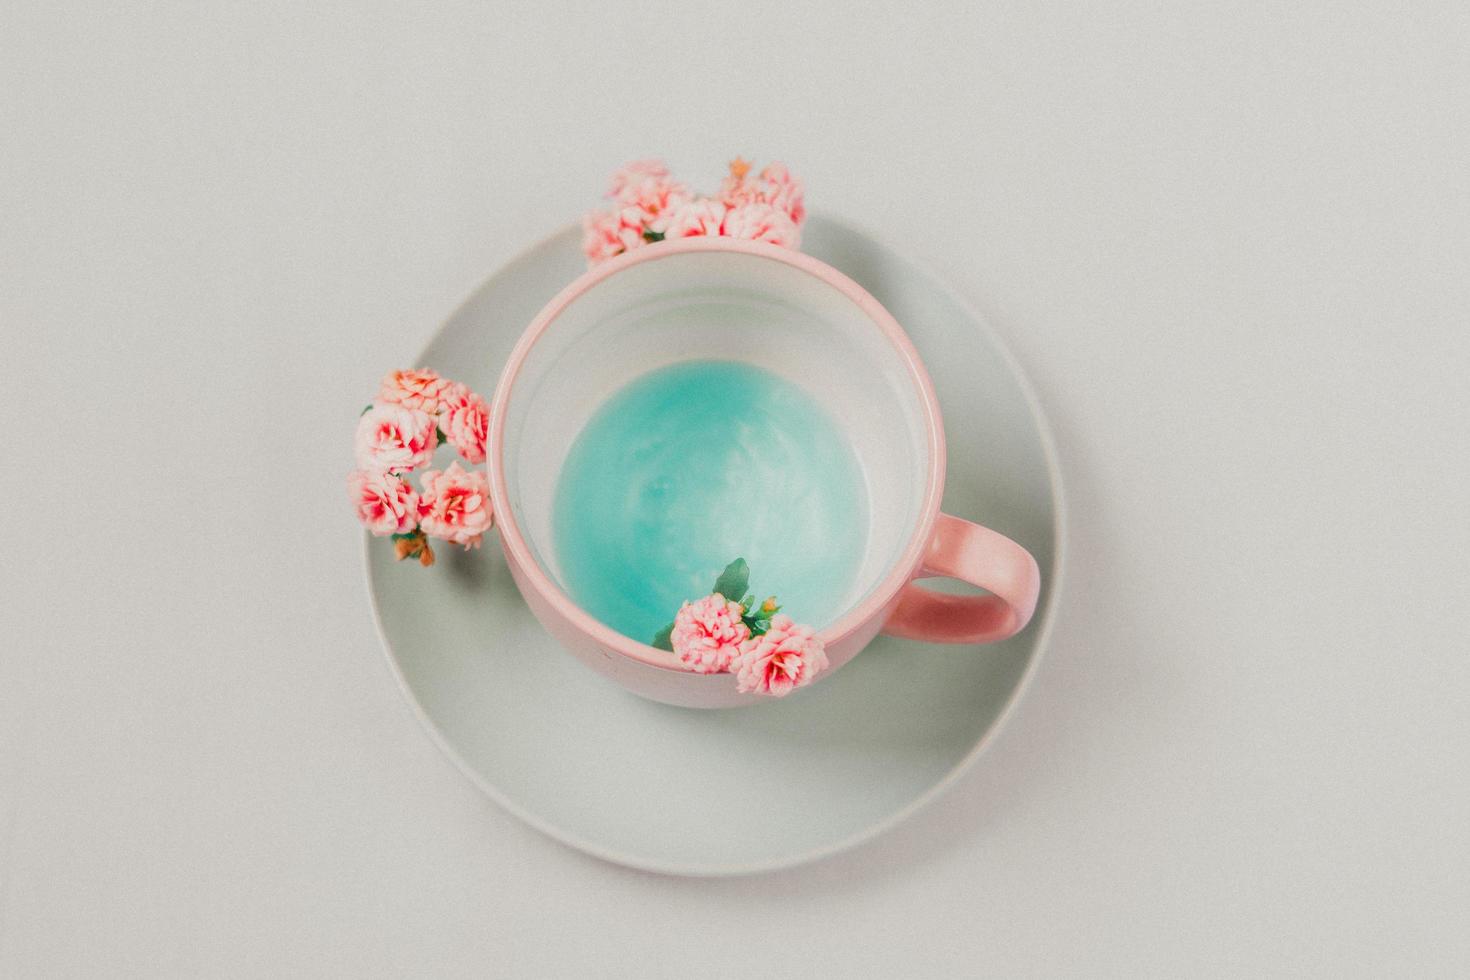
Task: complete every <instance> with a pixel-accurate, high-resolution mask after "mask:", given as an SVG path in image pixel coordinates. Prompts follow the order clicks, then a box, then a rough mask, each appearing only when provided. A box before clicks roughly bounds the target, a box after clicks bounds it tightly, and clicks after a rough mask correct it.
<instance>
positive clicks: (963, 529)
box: [883, 514, 1041, 643]
mask: <svg viewBox="0 0 1470 980" xmlns="http://www.w3.org/2000/svg"><path fill="white" fill-rule="evenodd" d="M918 575H943V576H945V577H947V578H956V579H959V580H961V581H963V582H969V583H970V584H971V585H978V586H979V587H980V588H982V589H984V590H986V591H987V592H989V593H990V594H989V595H948V594H946V593H943V592H935V591H934V590H933V589H926V588H924V586H922V585H918V584H916V583H914V582H910V583H909V584H908V585H906V586H904V588H903V591H902V592H900V593H899V600H898V607H897V608H896V609H894V611H893V615H891V616H890V617H888V622H887V623H885V624H884V625H883V632H884V633H887V634H888V635H889V636H901V637H905V638H907V639H910V640H927V641H928V642H930V643H993V642H995V641H996V640H1004V639H1006V638H1007V637H1009V636H1014V635H1015V634H1017V633H1019V632H1020V631H1021V630H1022V629H1024V628H1025V627H1026V624H1027V623H1028V622H1030V621H1031V614H1032V613H1033V612H1035V611H1036V599H1037V596H1038V595H1039V594H1040V592H1041V570H1040V569H1039V568H1037V567H1036V559H1035V558H1032V557H1031V553H1030V552H1029V551H1027V550H1026V549H1025V548H1023V547H1021V546H1020V545H1018V544H1016V542H1014V541H1012V540H1011V539H1010V538H1008V537H1006V536H1005V535H1003V534H1000V533H997V532H995V531H992V530H991V529H990V528H988V527H981V526H980V525H979V524H975V523H973V522H971V521H966V520H962V519H960V518H958V517H951V516H950V515H948V514H940V515H939V519H938V520H937V521H936V522H935V524H934V532H933V534H932V535H930V537H929V549H928V551H927V552H925V554H924V561H923V563H922V564H921V565H920V570H919V572H918Z"/></svg>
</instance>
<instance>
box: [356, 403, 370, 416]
mask: <svg viewBox="0 0 1470 980" xmlns="http://www.w3.org/2000/svg"><path fill="white" fill-rule="evenodd" d="M372 410H373V406H371V405H369V406H368V407H367V408H364V409H363V410H362V411H360V412H358V413H357V417H358V418H362V417H363V416H364V415H366V414H367V413H368V412H371V411H372Z"/></svg>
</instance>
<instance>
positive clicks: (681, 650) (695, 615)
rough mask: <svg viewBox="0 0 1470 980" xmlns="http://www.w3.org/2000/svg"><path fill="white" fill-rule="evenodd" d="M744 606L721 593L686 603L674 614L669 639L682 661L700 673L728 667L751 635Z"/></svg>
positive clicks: (713, 672)
mask: <svg viewBox="0 0 1470 980" xmlns="http://www.w3.org/2000/svg"><path fill="white" fill-rule="evenodd" d="M743 613H744V609H743V608H742V607H741V605H740V603H738V602H733V601H731V600H729V599H726V598H725V597H724V596H722V595H720V594H719V593H718V592H716V593H713V594H711V595H707V596H705V597H704V598H703V599H699V600H697V601H695V602H686V603H684V605H683V606H682V607H681V608H680V609H679V614H678V615H677V616H675V617H674V629H673V631H672V632H671V633H670V634H669V641H670V643H671V644H672V645H673V647H674V655H675V656H676V657H678V658H679V662H680V663H682V664H683V665H684V666H686V667H688V668H689V669H690V670H692V671H695V672H696V673H700V674H717V673H719V672H720V671H722V670H727V669H728V668H729V666H730V662H731V660H733V659H734V658H735V656H736V655H737V654H738V653H739V652H740V644H741V643H743V642H745V641H746V640H748V639H749V638H750V627H748V626H746V625H745V622H744V620H742V619H741V615H742V614H743Z"/></svg>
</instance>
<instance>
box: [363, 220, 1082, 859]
mask: <svg viewBox="0 0 1470 980" xmlns="http://www.w3.org/2000/svg"><path fill="white" fill-rule="evenodd" d="M815 213H816V214H818V215H820V217H821V218H822V220H823V221H824V222H827V223H829V224H831V225H833V226H834V227H835V228H837V229H838V230H840V231H842V232H847V233H855V234H857V235H858V236H861V237H863V238H866V239H867V240H868V241H870V242H872V243H874V244H875V245H878V246H879V247H881V248H882V249H883V250H884V251H885V252H886V253H888V254H889V255H891V256H894V257H897V258H898V259H899V260H900V261H901V262H903V263H904V264H906V265H907V266H908V267H909V269H910V270H911V271H912V272H914V273H915V274H917V275H919V276H922V277H923V278H925V279H926V280H928V283H929V285H931V286H932V287H933V288H935V289H936V290H938V291H939V292H940V293H942V294H943V295H944V296H945V298H946V299H948V300H950V301H951V302H953V303H954V304H955V305H956V307H958V308H959V309H961V310H963V311H964V312H965V313H966V314H967V315H968V316H969V317H970V318H971V319H972V320H974V322H975V323H976V324H977V325H978V326H979V328H980V330H981V331H983V333H984V335H985V337H986V339H987V340H988V341H989V342H990V344H991V345H992V346H993V347H994V349H995V350H996V351H998V352H999V355H1000V357H1001V359H1002V361H1003V362H1004V364H1005V366H1006V368H1007V369H1008V370H1009V371H1010V373H1011V375H1012V376H1013V377H1014V378H1015V379H1016V381H1017V384H1018V386H1019V387H1020V389H1021V394H1022V397H1023V398H1024V400H1025V402H1026V408H1027V410H1028V411H1029V413H1030V415H1031V419H1032V422H1033V424H1035V426H1036V431H1037V434H1038V437H1039V438H1040V441H1041V449H1042V456H1043V457H1044V458H1045V461H1046V470H1047V476H1048V479H1049V480H1050V483H1051V504H1052V539H1053V547H1052V560H1051V565H1052V567H1051V569H1050V581H1049V583H1048V588H1047V589H1046V597H1045V601H1044V604H1043V606H1042V607H1041V608H1040V609H1038V610H1037V612H1036V614H1035V615H1034V616H1033V618H1032V624H1031V625H1032V626H1034V627H1035V628H1036V639H1035V641H1034V643H1033V646H1032V650H1031V654H1030V656H1029V657H1028V658H1027V664H1026V667H1025V670H1024V671H1023V672H1022V674H1021V677H1020V679H1019V680H1018V681H1017V682H1016V684H1015V686H1014V687H1012V689H1011V691H1010V694H1009V695H1008V696H1007V698H1006V700H1005V704H1004V705H1003V706H1002V707H1001V709H1000V711H999V712H998V713H997V714H996V716H995V719H994V720H993V721H992V722H991V724H990V725H989V726H988V727H987V728H986V729H985V731H984V732H983V733H981V735H980V737H979V738H977V739H976V740H975V744H974V745H973V746H971V747H970V750H969V751H968V752H966V753H965V754H964V756H962V757H961V758H960V759H959V760H958V761H957V762H956V763H955V764H954V765H953V766H952V767H951V768H950V770H949V771H948V772H947V773H945V774H944V775H943V776H942V777H941V778H939V779H938V780H936V781H935V782H934V783H933V785H931V786H929V787H928V788H927V789H925V790H924V791H923V792H922V793H919V794H918V795H916V796H915V797H914V798H913V799H912V800H910V801H909V802H908V803H906V804H904V805H903V806H901V807H899V808H898V809H897V810H894V811H893V812H892V813H890V814H888V815H887V816H885V817H883V818H882V819H880V820H876V821H874V822H873V823H872V824H870V825H868V826H867V827H864V828H862V829H861V830H858V831H856V832H854V833H851V834H848V835H846V836H845V837H842V838H840V839H838V840H836V841H833V842H831V843H828V844H824V845H822V846H820V847H815V848H811V849H810V850H807V851H802V852H799V853H796V854H791V855H787V856H784V857H780V858H774V859H771V860H767V861H754V862H749V863H744V864H718V863H714V864H704V863H700V862H680V861H661V860H658V859H650V858H646V857H642V856H638V855H633V854H628V853H622V852H619V851H618V850H616V849H614V848H610V847H606V846H604V845H602V844H599V843H596V842H593V841H589V840H586V839H585V838H582V837H581V836H579V835H577V834H575V833H572V832H569V831H567V830H564V829H562V828H560V827H558V826H556V825H554V824H552V823H550V822H549V821H547V820H546V819H544V818H542V817H540V816H539V815H537V814H535V813H533V812H531V811H530V810H528V809H526V808H525V807H523V806H522V805H521V804H519V803H518V802H516V801H515V800H514V799H512V798H511V797H509V796H508V795H507V794H506V793H504V792H503V791H501V790H500V789H499V788H498V787H496V786H495V785H494V784H492V783H490V782H489V781H488V780H487V779H486V778H485V777H484V776H483V775H482V774H481V773H480V772H478V771H477V770H476V769H474V768H473V767H472V766H471V765H470V764H469V762H468V761H466V759H465V758H464V756H463V755H461V754H460V752H459V751H458V749H456V748H455V747H454V745H452V744H451V743H450V742H449V740H448V738H447V737H446V736H445V735H444V733H443V731H442V730H441V729H440V728H439V726H438V725H437V724H435V722H434V720H433V719H432V718H430V717H429V715H428V712H427V711H426V710H425V709H424V706H423V704H422V703H421V702H420V701H419V699H418V696H417V695H416V694H415V693H414V691H413V688H412V687H411V686H410V685H409V682H408V678H407V676H406V675H405V674H404V672H403V668H402V666H401V665H400V664H399V662H398V658H397V657H396V656H395V655H394V652H393V646H392V643H391V642H390V641H389V639H388V633H387V630H386V628H385V627H384V624H383V613H382V609H381V607H380V606H379V604H378V599H377V594H376V593H375V591H374V589H373V578H372V566H371V562H370V557H371V556H370V550H369V549H370V548H371V547H372V544H373V540H374V539H373V537H372V536H371V535H370V534H368V533H366V532H363V534H362V551H361V554H362V576H363V584H364V586H365V587H366V590H367V594H368V604H369V606H370V607H371V610H372V617H373V628H374V629H375V630H376V631H377V634H378V643H379V646H380V647H381V649H382V653H383V657H384V659H385V660H387V662H388V668H389V670H390V671H391V673H392V674H393V678H394V680H395V681H396V683H397V685H398V689H399V692H400V693H401V694H402V695H403V698H404V700H405V701H407V702H408V705H409V708H410V710H411V711H412V713H413V715H414V717H415V718H417V719H418V722H419V725H420V727H422V728H423V730H424V731H425V733H426V734H427V735H428V736H429V740H430V741H431V742H432V743H433V744H434V745H436V746H437V747H438V749H439V751H440V752H442V753H443V754H444V755H445V756H446V757H447V758H448V759H449V761H450V762H451V763H453V765H454V766H455V768H457V769H458V770H459V771H460V772H461V773H462V774H463V775H464V776H465V778H466V779H468V780H469V781H470V783H471V784H472V785H473V786H475V787H476V788H477V789H479V790H480V792H482V793H483V794H484V795H485V796H487V797H488V798H489V799H490V800H491V801H493V802H494V803H496V804H497V805H499V806H500V807H501V808H503V809H504V810H505V811H506V812H508V813H510V814H511V815H512V816H515V817H516V818H518V819H519V820H521V821H523V822H524V823H525V824H526V825H527V826H529V827H531V828H532V829H534V830H536V831H538V832H540V833H542V834H544V835H545V836H547V837H549V838H551V839H552V840H554V841H556V842H558V843H560V844H562V845H564V846H566V847H569V848H573V849H575V850H578V851H581V852H583V853H584V854H588V855H590V856H592V857H595V858H598V859H600V860H602V861H606V862H608V863H609V864H614V865H620V866H622V867H627V868H632V869H635V870H638V871H646V872H652V873H655V874H664V875H670V876H674V877H682V878H739V877H747V876H752V875H759V874H769V873H772V872H776V871H782V870H786V869H790V868H795V867H800V866H803V865H808V864H812V863H814V862H817V861H822V860H825V859H827V858H831V857H835V856H836V855H838V854H841V853H843V852H845V851H848V850H851V849H853V848H855V847H859V846H861V845H863V844H866V843H868V842H869V841H872V840H874V839H876V838H878V837H880V836H882V835H883V834H885V833H887V832H888V831H890V830H892V829H894V828H895V827H898V826H899V825H900V824H902V823H904V822H905V821H907V820H908V819H909V818H911V817H913V816H914V815H915V814H917V813H918V812H919V811H921V810H923V809H925V808H926V807H928V806H929V805H931V804H932V803H934V802H935V801H936V800H938V799H939V798H940V797H942V796H944V795H945V794H946V793H948V792H949V790H950V789H952V788H953V787H954V785H955V784H956V783H957V782H958V781H959V780H960V778H961V777H962V776H964V775H965V773H967V772H968V771H969V770H970V767H971V766H973V765H974V764H975V761H976V760H977V759H979V758H980V756H981V755H983V754H984V753H985V752H986V750H988V749H989V748H990V746H991V745H992V744H993V743H994V741H995V740H996V738H997V737H998V736H999V733H1000V732H1001V731H1002V730H1003V729H1004V728H1005V727H1006V726H1007V724H1008V723H1009V722H1010V720H1011V717H1012V716H1013V715H1014V714H1015V712H1016V706H1017V705H1018V704H1019V703H1020V701H1021V699H1022V697H1023V695H1024V694H1025V693H1026V692H1027V691H1028V690H1029V689H1030V687H1031V684H1032V682H1033V680H1034V678H1035V676H1036V672H1037V668H1038V666H1039V664H1040V663H1041V661H1042V659H1043V657H1044V655H1045V653H1046V651H1047V649H1048V647H1049V646H1050V643H1051V637H1052V633H1053V631H1054V629H1055V627H1056V618H1057V615H1056V612H1057V607H1058V604H1059V602H1060V600H1061V596H1062V594H1063V591H1064V589H1065V578H1066V571H1065V570H1066V566H1067V556H1068V553H1069V551H1070V542H1069V540H1068V532H1067V528H1068V521H1067V503H1066V493H1065V491H1064V489H1063V486H1062V472H1061V461H1060V458H1059V457H1058V455H1057V450H1056V442H1055V438H1054V436H1053V434H1052V431H1051V426H1050V424H1049V423H1048V421H1047V417H1046V414H1045V412H1044V411H1043V410H1042V407H1041V402H1040V400H1039V399H1038V398H1037V396H1036V391H1035V389H1034V388H1033V386H1032V383H1031V379H1030V378H1029V377H1028V376H1027V375H1026V373H1025V371H1023V370H1022V368H1021V365H1020V362H1019V361H1017V359H1016V357H1015V354H1014V353H1013V352H1012V351H1011V349H1010V347H1009V346H1008V345H1007V344H1006V343H1005V341H1004V340H1003V338H1002V337H1001V336H1000V334H999V333H998V332H997V331H996V330H995V328H994V327H993V326H992V325H991V323H990V321H989V319H988V318H987V317H985V316H984V315H982V314H981V313H980V311H979V310H978V309H976V307H975V305H974V304H973V303H971V302H970V301H969V300H968V299H967V298H966V297H965V296H963V295H961V294H960V293H959V292H957V291H956V290H955V289H954V288H953V287H951V286H950V285H949V283H948V282H947V281H946V280H945V279H943V278H942V277H941V276H939V275H937V274H936V273H935V272H934V270H933V269H932V268H930V267H929V266H928V265H927V264H925V263H924V262H922V261H921V260H918V259H915V258H913V257H911V256H909V255H908V254H907V253H905V252H902V251H900V250H898V249H895V248H893V247H892V246H891V245H890V244H889V243H888V241H886V240H885V239H884V238H883V237H882V236H880V235H876V234H874V233H873V232H872V231H871V230H870V229H869V228H868V227H867V226H865V225H863V224H862V223H861V222H858V221H853V220H851V219H848V218H837V217H833V216H830V215H828V214H827V213H826V212H823V211H818V212H815ZM577 231H578V225H577V224H576V223H575V222H572V223H568V224H565V225H562V226H561V227H559V228H557V229H556V230H554V231H552V232H551V233H549V234H547V235H545V236H543V237H542V238H540V239H538V240H536V241H534V242H532V243H531V244H529V245H527V246H526V247H525V248H523V249H521V250H519V251H517V252H515V253H514V254H512V255H511V256H509V257H508V258H506V259H505V260H504V261H502V262H501V263H499V265H497V266H496V267H495V268H494V269H493V270H491V271H490V272H489V273H488V274H487V275H486V276H485V277H484V278H483V279H481V280H480V281H479V282H478V283H477V284H476V285H475V286H474V287H473V288H471V289H470V291H469V293H468V294H467V295H466V296H465V298H464V299H463V300H462V301H461V302H460V303H459V304H457V305H456V306H455V307H454V308H453V309H452V310H451V311H450V312H449V313H448V314H447V315H446V316H444V317H443V318H442V319H440V321H439V323H438V326H437V327H436V328H435V329H434V331H433V333H432V334H431V335H430V337H429V338H428V340H427V341H426V342H425V344H424V345H423V346H422V347H421V348H420V349H419V355H418V356H419V359H420V360H422V358H423V356H424V355H425V354H426V353H427V352H428V350H429V348H431V347H432V346H433V345H434V342H435V341H436V340H437V339H438V337H439V336H440V335H441V334H442V333H443V332H444V330H445V329H447V328H448V326H449V324H451V323H453V322H455V321H456V320H457V319H458V318H459V317H460V315H461V314H462V313H464V311H465V310H466V309H467V308H468V307H469V306H470V305H471V304H472V303H473V302H474V301H475V299H476V297H478V296H479V294H480V292H481V290H483V289H484V288H485V284H486V283H487V282H489V281H490V280H491V279H493V278H495V277H496V276H498V275H500V274H501V272H502V271H503V270H505V269H506V268H508V267H510V266H512V265H515V264H518V263H520V262H522V261H525V260H527V259H529V258H531V256H533V255H534V254H535V253H537V252H539V251H542V250H544V249H547V248H550V247H551V246H552V245H553V244H554V243H556V242H557V241H559V240H560V239H562V238H563V237H567V236H572V237H575V235H576V233H577ZM735 710H739V709H735Z"/></svg>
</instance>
